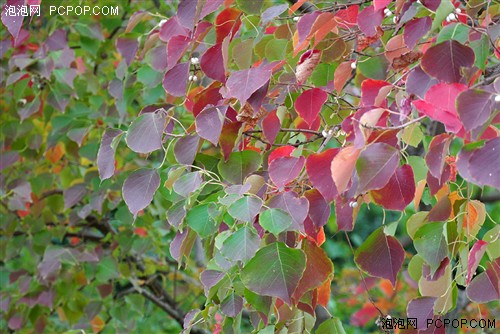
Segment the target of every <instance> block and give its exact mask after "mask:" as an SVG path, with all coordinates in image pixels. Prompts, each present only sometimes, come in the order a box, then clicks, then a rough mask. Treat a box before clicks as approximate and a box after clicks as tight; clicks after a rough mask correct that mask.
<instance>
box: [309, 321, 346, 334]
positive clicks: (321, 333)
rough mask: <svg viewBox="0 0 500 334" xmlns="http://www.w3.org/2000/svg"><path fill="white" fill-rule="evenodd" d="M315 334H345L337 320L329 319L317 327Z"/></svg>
mask: <svg viewBox="0 0 500 334" xmlns="http://www.w3.org/2000/svg"><path fill="white" fill-rule="evenodd" d="M316 334H345V331H344V327H343V326H342V322H341V321H340V319H339V318H330V319H328V320H326V321H324V322H322V323H321V325H319V327H318V329H317V330H316Z"/></svg>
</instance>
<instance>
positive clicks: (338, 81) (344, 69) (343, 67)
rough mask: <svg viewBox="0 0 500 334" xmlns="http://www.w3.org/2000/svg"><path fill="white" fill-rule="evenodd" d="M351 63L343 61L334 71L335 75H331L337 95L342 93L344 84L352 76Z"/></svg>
mask: <svg viewBox="0 0 500 334" xmlns="http://www.w3.org/2000/svg"><path fill="white" fill-rule="evenodd" d="M352 63H353V62H352V61H345V62H343V63H340V64H339V66H337V68H336V69H335V73H334V74H333V87H334V89H335V90H336V91H337V93H340V92H341V91H342V88H344V85H345V83H346V82H347V80H348V79H349V78H350V77H351V76H352V67H351V65H352Z"/></svg>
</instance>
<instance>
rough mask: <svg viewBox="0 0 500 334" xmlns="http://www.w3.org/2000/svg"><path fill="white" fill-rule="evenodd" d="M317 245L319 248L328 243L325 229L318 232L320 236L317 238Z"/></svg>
mask: <svg viewBox="0 0 500 334" xmlns="http://www.w3.org/2000/svg"><path fill="white" fill-rule="evenodd" d="M315 241H316V244H317V245H318V246H321V245H322V244H323V243H324V242H325V241H326V237H325V229H324V228H323V227H321V228H320V229H319V232H318V235H317V236H316V240H315Z"/></svg>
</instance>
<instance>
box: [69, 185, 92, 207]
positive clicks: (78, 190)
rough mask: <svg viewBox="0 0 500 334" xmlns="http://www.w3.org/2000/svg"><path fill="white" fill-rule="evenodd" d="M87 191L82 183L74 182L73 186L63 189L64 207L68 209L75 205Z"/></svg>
mask: <svg viewBox="0 0 500 334" xmlns="http://www.w3.org/2000/svg"><path fill="white" fill-rule="evenodd" d="M86 193H87V188H86V187H85V184H84V183H79V184H75V185H74V186H71V187H69V188H68V189H65V190H64V192H63V197H64V209H65V210H66V209H69V208H71V207H73V206H74V205H76V204H77V203H78V202H80V200H81V199H82V198H83V196H85V194H86Z"/></svg>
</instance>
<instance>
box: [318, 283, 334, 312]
mask: <svg viewBox="0 0 500 334" xmlns="http://www.w3.org/2000/svg"><path fill="white" fill-rule="evenodd" d="M331 284H332V281H331V280H329V279H328V280H326V281H325V283H323V285H321V286H320V287H319V288H317V289H316V291H317V293H318V304H319V305H323V306H324V307H326V306H327V305H328V301H329V300H330V293H331Z"/></svg>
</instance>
